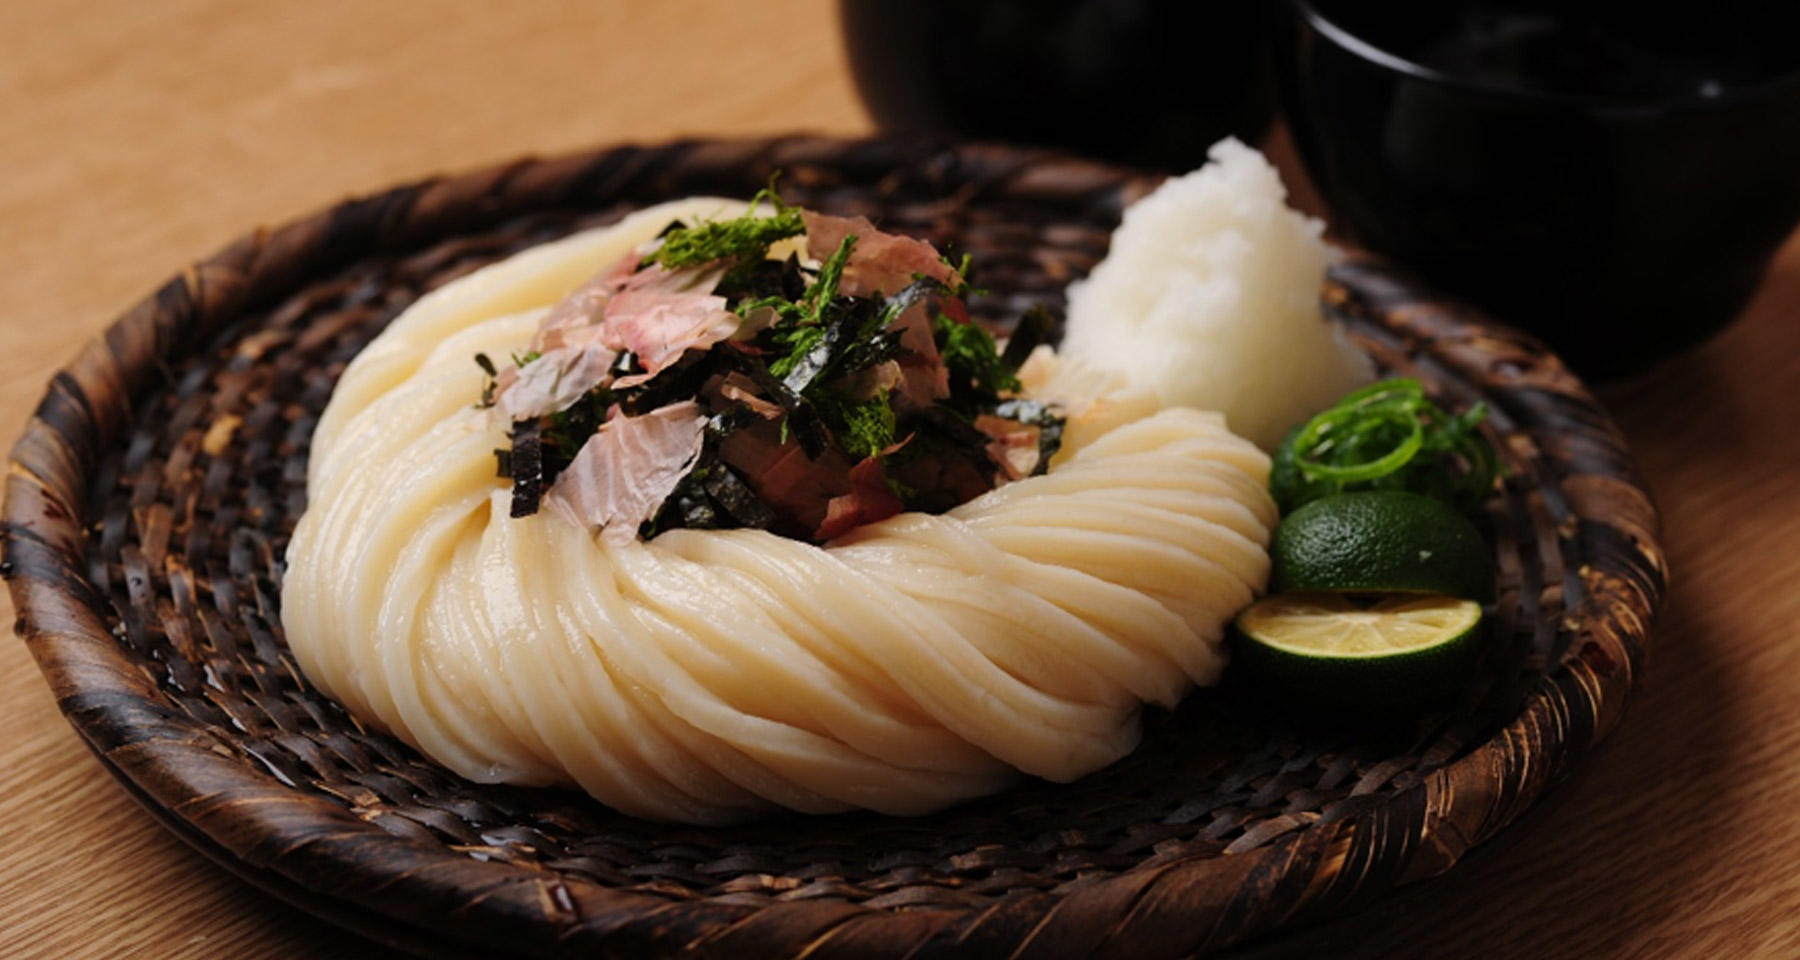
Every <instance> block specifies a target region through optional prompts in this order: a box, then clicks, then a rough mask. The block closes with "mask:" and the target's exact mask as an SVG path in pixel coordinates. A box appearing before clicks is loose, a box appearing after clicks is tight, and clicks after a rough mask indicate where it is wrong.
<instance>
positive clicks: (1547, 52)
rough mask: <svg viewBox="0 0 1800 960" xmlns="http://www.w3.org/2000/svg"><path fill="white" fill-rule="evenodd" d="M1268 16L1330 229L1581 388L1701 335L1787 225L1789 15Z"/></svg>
mask: <svg viewBox="0 0 1800 960" xmlns="http://www.w3.org/2000/svg"><path fill="white" fill-rule="evenodd" d="M1663 6H1667V7H1668V8H1669V9H1668V10H1662V9H1661V8H1662V7H1663ZM1290 14H1291V16H1290V18H1289V22H1288V24H1287V27H1286V32H1287V36H1286V38H1285V41H1286V42H1283V43H1281V44H1278V50H1279V51H1280V54H1279V55H1280V57H1281V61H1282V62H1281V66H1280V73H1281V79H1282V95H1283V100H1284V104H1285V107H1286V111H1287V114H1288V117H1289V121H1290V123H1291V125H1292V127H1293V131H1294V135H1295V138H1296V140H1297V142H1298V145H1299V148H1300V153H1301V156H1302V159H1303V160H1304V162H1305V163H1306V166H1307V169H1308V171H1309V172H1310V173H1311V175H1312V177H1313V178H1314V180H1315V181H1316V182H1317V184H1318V187H1319V190H1320V193H1321V194H1322V195H1323V196H1324V198H1325V200H1326V202H1327V203H1328V205H1329V206H1330V208H1331V214H1332V218H1333V224H1334V226H1336V227H1337V228H1339V229H1340V230H1346V231H1348V232H1349V233H1350V234H1352V235H1353V236H1354V237H1355V238H1356V239H1358V240H1360V241H1361V242H1363V243H1364V244H1366V245H1368V246H1370V247H1373V248H1374V249H1376V250H1378V251H1380V252H1382V253H1384V254H1387V255H1388V256H1391V257H1393V258H1395V259H1397V260H1399V261H1401V262H1403V263H1405V264H1407V265H1409V266H1411V267H1414V268H1415V269H1417V270H1419V271H1421V272H1422V273H1424V274H1425V275H1426V276H1427V277H1429V278H1430V279H1432V280H1435V281H1437V282H1438V283H1439V284H1440V285H1442V286H1445V287H1447V288H1449V289H1450V290H1452V291H1453V292H1456V293H1458V294H1461V295H1463V296H1465V297H1468V298H1471V299H1473V300H1475V301H1477V302H1479V303H1482V304H1484V305H1485V306H1487V307H1488V308H1489V309H1491V310H1493V311H1494V312H1496V313H1498V314H1499V315H1501V316H1502V317H1503V318H1505V319H1506V320H1508V321H1510V322H1512V323H1514V324H1516V325H1518V326H1522V327H1525V328H1527V329H1529V330H1532V331H1534V332H1536V333H1538V334H1539V335H1541V336H1543V337H1544V338H1546V339H1547V340H1549V341H1550V342H1551V343H1552V344H1553V345H1554V346H1556V347H1557V348H1558V349H1559V350H1560V351H1561V352H1562V353H1563V355H1564V356H1565V358H1567V359H1568V360H1569V361H1570V362H1571V364H1572V365H1573V366H1574V367H1575V368H1576V369H1577V370H1579V371H1580V372H1582V373H1584V374H1586V375H1588V376H1589V377H1592V378H1599V379H1606V378H1611V377H1616V376H1620V375H1623V374H1628V373H1631V372H1633V371H1636V370H1638V369H1641V368H1642V367H1644V366H1646V365H1648V364H1649V363H1651V362H1653V361H1654V360H1656V359H1658V358H1660V357H1663V356H1666V355H1668V354H1670V353H1673V352H1675V351H1678V350H1680V349H1681V348H1683V347H1686V346H1689V345H1691V344H1693V343H1695V342H1697V341H1699V340H1701V339H1703V338H1705V337H1706V336H1707V335H1708V334H1710V333H1712V332H1713V331H1716V330H1718V329H1719V328H1721V327H1723V326H1724V325H1725V324H1727V323H1728V322H1729V321H1730V320H1731V319H1732V318H1733V317H1734V316H1735V315H1736V314H1737V313H1738V312H1739V310H1740V309H1741V308H1742V307H1743V305H1744V302H1745V301H1746V299H1748V298H1749V296H1750V294H1751V293H1752V292H1753V291H1754V290H1755V288H1756V286H1757V284H1758V283H1759V281H1760V280H1761V278H1762V275H1763V273H1764V271H1765V269H1766V267H1767V265H1768V262H1769V258H1770V256H1771V255H1772V254H1773V253H1774V251H1775V249H1776V248H1777V247H1778V246H1779V245H1780V243H1781V241H1782V240H1783V238H1784V237H1786V236H1787V234H1788V233H1789V232H1790V231H1791V230H1792V229H1793V226H1794V224H1795V222H1796V221H1797V220H1800V3H1794V2H1791V0H1786V2H1782V3H1767V4H1737V5H1734V4H1731V3H1726V4H1720V5H1716V6H1715V7H1713V8H1708V9H1705V10H1701V9H1698V8H1695V7H1693V6H1692V5H1685V4H1684V5H1656V4H1629V5H1627V4H1607V3H1596V4H1576V3H1568V4H1564V3H1556V4H1551V3H1544V2H1535V3H1534V2H1472V0H1431V2H1409V0H1390V2H1384V3H1380V4H1375V3H1367V2H1363V0H1291V3H1290Z"/></svg>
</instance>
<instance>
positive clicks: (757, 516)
mask: <svg viewBox="0 0 1800 960" xmlns="http://www.w3.org/2000/svg"><path fill="white" fill-rule="evenodd" d="M700 484H701V486H702V487H704V488H705V489H706V492H707V494H708V495H709V496H711V497H712V500H713V502H714V503H715V504H717V505H718V506H719V507H720V509H722V510H724V511H725V512H726V513H728V514H730V515H731V519H733V520H735V521H737V525H738V526H740V527H751V528H753V529H757V530H767V529H768V528H769V527H771V526H774V524H775V521H776V519H777V518H776V516H775V511H773V510H771V509H769V505H768V504H766V503H764V502H763V499H762V498H761V497H759V496H757V495H756V491H754V490H752V489H750V485H749V484H748V483H745V482H744V478H743V477H740V476H738V473H737V471H736V470H733V469H731V467H729V466H727V465H725V464H724V463H718V464H715V465H714V468H713V469H709V470H707V471H706V473H705V475H704V476H702V477H701V478H700Z"/></svg>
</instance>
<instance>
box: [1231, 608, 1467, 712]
mask: <svg viewBox="0 0 1800 960" xmlns="http://www.w3.org/2000/svg"><path fill="white" fill-rule="evenodd" d="M1234 628H1235V629H1234V630H1233V637H1232V639H1233V648H1234V649H1233V653H1234V656H1235V661H1234V662H1235V666H1236V667H1237V668H1238V669H1240V670H1242V671H1244V673H1245V675H1246V676H1248V677H1249V678H1251V679H1253V680H1254V681H1255V682H1257V683H1258V684H1259V685H1261V686H1262V687H1264V688H1266V689H1267V690H1269V691H1271V692H1274V693H1276V694H1278V695H1280V696H1281V698H1282V699H1284V700H1286V701H1289V702H1291V703H1295V704H1297V705H1299V706H1301V707H1303V708H1305V707H1310V708H1316V709H1319V710H1327V711H1339V712H1342V711H1360V712H1362V713H1364V714H1366V715H1369V716H1386V715H1391V714H1393V713H1394V712H1397V711H1414V710H1417V709H1419V708H1422V707H1425V706H1432V705H1445V704H1448V703H1449V702H1450V701H1452V700H1454V699H1455V697H1456V694H1457V693H1458V692H1459V691H1460V690H1461V689H1462V686H1463V683H1464V681H1466V680H1467V679H1468V677H1469V675H1470V674H1471V673H1472V672H1473V670H1474V668H1475V665H1476V663H1477V662H1478V661H1479V660H1480V657H1481V646H1482V635H1483V634H1482V630H1481V605H1480V604H1478V603H1476V602H1475V601H1473V600H1464V599H1460V598H1457V597H1447V596H1441V595H1419V594H1411V595H1408V594H1393V595H1389V596H1385V597H1381V598H1379V599H1369V600H1363V599H1359V598H1355V597H1348V596H1345V595H1343V594H1335V593H1321V594H1303V593H1289V594H1278V595H1276V596H1272V597H1264V598H1263V599H1261V600H1259V601H1257V602H1256V603H1253V604H1251V605H1250V606H1249V607H1246V608H1245V609H1244V611H1243V612H1242V613H1240V614H1238V616H1237V620H1236V622H1235V624H1234Z"/></svg>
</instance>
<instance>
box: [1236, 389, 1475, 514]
mask: <svg viewBox="0 0 1800 960" xmlns="http://www.w3.org/2000/svg"><path fill="white" fill-rule="evenodd" d="M1486 415H1487V409H1486V407H1484V406H1483V405H1482V404H1480V403H1477V404H1475V405H1474V406H1471V407H1470V408H1469V409H1467V410H1465V411H1463V412H1462V413H1459V414H1449V413H1446V412H1445V411H1444V410H1443V409H1442V408H1440V407H1438V405H1437V404H1435V403H1433V402H1432V401H1431V399H1430V398H1429V397H1427V396H1426V395H1425V388H1424V386H1423V385H1422V384H1420V383H1419V381H1417V380H1412V379H1394V380H1383V381H1381V382H1379V383H1374V384H1371V385H1369V386H1367V387H1364V388H1362V389H1360V390H1357V391H1354V392H1352V393H1350V394H1349V395H1347V396H1345V397H1344V398H1343V399H1342V400H1339V401H1338V402H1337V404H1336V405H1335V406H1333V407H1331V408H1330V409H1329V410H1326V411H1324V412H1323V413H1320V414H1319V415H1318V416H1315V417H1313V418H1312V419H1311V420H1308V421H1307V422H1306V423H1303V424H1301V425H1300V426H1299V427H1297V428H1295V429H1294V431H1293V432H1292V433H1290V434H1289V435H1288V437H1287V439H1285V440H1283V441H1282V443H1281V446H1280V447H1279V448H1277V450H1276V452H1275V463H1274V466H1273V468H1272V469H1271V471H1270V474H1269V489H1270V492H1271V493H1272V494H1273V495H1274V497H1275V502H1276V503H1277V504H1278V505H1280V507H1281V509H1282V511H1283V512H1287V511H1291V510H1294V509H1295V508H1297V507H1299V506H1301V505H1303V504H1305V503H1308V502H1311V501H1313V500H1317V499H1319V498H1320V497H1325V496H1330V495H1332V494H1337V493H1347V492H1352V491H1358V490H1410V491H1412V492H1414V493H1420V494H1424V495H1426V496H1431V497H1436V498H1438V499H1441V500H1444V501H1446V502H1448V503H1450V504H1451V505H1453V506H1455V507H1457V508H1458V509H1461V510H1463V511H1465V512H1467V511H1472V510H1474V509H1475V508H1476V507H1477V506H1479V505H1480V503H1481V501H1482V500H1484V499H1485V498H1486V497H1487V495H1488V494H1489V493H1490V492H1492V490H1493V487H1494V480H1495V478H1496V477H1497V476H1498V475H1499V462H1498V460H1497V458H1496V457H1495V455H1494V450H1493V447H1491V446H1490V445H1489V444H1488V441H1487V439H1486V438H1485V437H1483V436H1482V435H1481V433H1480V431H1479V429H1478V427H1479V425H1480V423H1481V421H1482V419H1483V418H1484V417H1486Z"/></svg>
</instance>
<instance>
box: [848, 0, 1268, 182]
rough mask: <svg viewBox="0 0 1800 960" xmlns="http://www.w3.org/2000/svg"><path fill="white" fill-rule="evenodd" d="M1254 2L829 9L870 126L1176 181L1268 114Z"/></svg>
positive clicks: (898, 0) (877, 3) (928, 1)
mask: <svg viewBox="0 0 1800 960" xmlns="http://www.w3.org/2000/svg"><path fill="white" fill-rule="evenodd" d="M1269 7H1270V5H1269V4H1268V3H1266V2H1263V0H1232V2H1211V3H1209V2H1204V0H841V2H840V4H839V10H840V13H841V15H842V21H843V31H844V38H845V43H846V46H847V48H848V56H849V59H850V67H851V70H852V72H853V73H854V74H855V77H856V85H857V89H858V91H859V92H860V93H861V95H862V98H863V102H864V103H865V104H867V105H868V108H869V111H870V112H871V113H872V114H874V116H875V119H876V120H877V121H878V122H879V123H880V124H881V125H882V126H883V127H884V128H888V129H893V130H913V131H925V132H934V133H952V134H957V135H961V136H966V137H978V138H984V139H998V140H1014V141H1021V142H1025V143H1037V144H1047V145H1053V146H1060V147H1064V148H1068V149H1071V150H1074V151H1077V152H1080V153H1085V154H1089V155H1091V156H1097V157H1104V158H1107V159H1110V160H1117V161H1122V162H1126V163H1134V164H1138V165H1141V166H1148V167H1162V168H1168V169H1179V170H1187V169H1190V168H1192V167H1196V166H1198V165H1199V164H1200V163H1202V162H1203V161H1204V160H1205V157H1206V148H1207V147H1209V146H1211V145H1212V143H1213V142H1214V141H1216V140H1218V139H1219V138H1221V137H1223V136H1225V135H1226V134H1236V135H1237V136H1239V137H1241V138H1243V139H1246V140H1254V139H1255V138H1256V137H1258V136H1260V135H1261V134H1262V133H1263V131H1264V130H1265V129H1266V128H1267V127H1268V123H1269V119H1270V115H1271V112H1272V110H1273V103H1272V101H1273V97H1272V93H1271V82H1270V75H1269V62H1268V60H1269V58H1268V40H1269V38H1270V32H1269V22H1268V15H1269V13H1270V10H1269Z"/></svg>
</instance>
